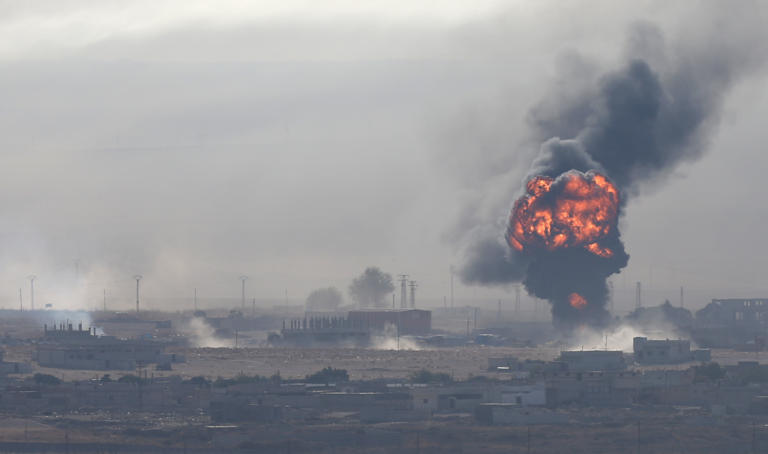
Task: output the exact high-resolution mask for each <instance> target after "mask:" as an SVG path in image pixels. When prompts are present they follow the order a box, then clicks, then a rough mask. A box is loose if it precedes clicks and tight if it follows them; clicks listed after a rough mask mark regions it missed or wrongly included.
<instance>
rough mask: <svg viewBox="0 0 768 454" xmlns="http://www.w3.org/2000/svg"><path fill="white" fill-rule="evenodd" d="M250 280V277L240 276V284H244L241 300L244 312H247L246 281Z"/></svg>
mask: <svg viewBox="0 0 768 454" xmlns="http://www.w3.org/2000/svg"><path fill="white" fill-rule="evenodd" d="M247 280H248V276H246V275H242V276H240V282H241V283H242V295H241V300H240V305H241V306H242V309H243V311H245V281H247Z"/></svg>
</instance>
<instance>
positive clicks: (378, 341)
mask: <svg viewBox="0 0 768 454" xmlns="http://www.w3.org/2000/svg"><path fill="white" fill-rule="evenodd" d="M370 348H371V349H373V350H421V349H422V348H421V347H420V346H419V344H418V343H417V342H416V341H414V340H413V339H412V338H410V337H407V336H399V339H398V335H397V327H396V326H395V325H393V324H391V323H387V324H386V325H385V326H384V331H383V332H382V333H380V334H377V335H374V336H371V347H370Z"/></svg>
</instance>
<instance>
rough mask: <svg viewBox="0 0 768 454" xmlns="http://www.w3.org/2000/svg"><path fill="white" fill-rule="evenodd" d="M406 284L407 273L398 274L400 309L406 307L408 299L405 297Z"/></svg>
mask: <svg viewBox="0 0 768 454" xmlns="http://www.w3.org/2000/svg"><path fill="white" fill-rule="evenodd" d="M407 284H408V275H407V274H401V275H400V309H405V308H406V307H408V300H407V299H406V298H407V296H406V285H407Z"/></svg>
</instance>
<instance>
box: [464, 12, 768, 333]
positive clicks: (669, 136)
mask: <svg viewBox="0 0 768 454" xmlns="http://www.w3.org/2000/svg"><path fill="white" fill-rule="evenodd" d="M739 17H740V18H742V16H741V15H739ZM717 23H718V25H719V26H721V27H723V29H718V30H717V36H718V37H719V36H722V35H721V33H722V34H726V35H727V33H728V31H732V32H734V33H736V35H735V36H738V37H740V38H741V39H738V40H735V42H731V43H730V45H724V46H715V47H714V48H713V47H710V42H709V41H702V42H693V43H691V42H687V41H685V38H686V37H685V36H684V37H683V38H679V39H681V40H682V41H683V42H681V43H672V44H669V43H666V42H665V38H664V35H663V33H662V32H661V30H660V29H659V28H657V27H656V26H654V25H652V24H649V23H639V24H635V25H634V26H633V27H632V29H631V31H630V33H629V39H628V45H627V48H626V50H625V56H624V58H623V59H622V60H623V61H622V62H621V63H620V65H619V67H618V68H617V69H614V70H610V71H607V72H606V73H604V74H602V75H597V76H596V77H595V75H596V74H597V72H596V71H593V70H585V69H584V68H586V67H588V66H589V63H588V62H586V61H584V60H581V59H579V58H578V57H575V56H571V57H570V59H569V60H568V64H567V65H565V66H564V67H563V68H561V69H563V70H565V73H564V74H562V75H561V76H560V77H559V79H558V80H560V81H562V82H561V83H562V84H564V85H566V86H567V85H568V82H567V81H568V80H569V77H571V75H572V74H573V75H575V76H574V77H576V78H577V79H578V77H590V78H592V77H594V81H593V84H589V83H584V82H582V81H578V80H577V81H576V82H575V84H574V85H575V86H577V87H580V89H581V92H574V91H573V90H569V91H567V92H563V91H562V90H558V89H557V88H555V89H553V90H552V91H551V93H553V95H550V96H549V97H547V98H546V99H545V100H543V101H542V102H540V103H538V104H537V105H536V106H535V107H534V108H532V109H531V111H530V113H529V116H528V118H529V124H530V127H531V129H532V132H531V135H532V136H533V137H538V138H539V139H544V140H545V141H544V143H543V144H542V145H541V147H540V150H539V152H538V155H537V156H536V157H535V158H534V159H533V162H532V164H531V167H530V170H529V171H528V172H527V175H526V176H525V178H524V179H523V181H522V184H523V185H524V183H525V182H526V181H528V180H529V179H530V178H532V177H534V176H538V175H542V176H549V177H552V178H557V177H558V176H560V175H562V174H564V173H566V172H568V171H570V170H578V171H581V172H587V171H589V170H596V171H599V172H601V173H603V174H605V175H607V176H608V177H609V178H610V179H611V180H612V181H613V182H614V183H615V184H616V185H617V186H618V188H619V189H620V193H621V196H622V198H621V206H622V207H624V206H626V203H627V201H628V200H629V199H630V198H631V197H633V196H636V195H638V194H640V193H641V192H642V190H643V189H644V188H645V187H647V186H648V185H649V184H651V183H652V184H654V185H658V184H660V183H661V182H663V180H664V179H665V178H666V177H667V176H668V175H669V174H670V173H671V172H673V171H674V170H675V169H676V167H677V166H678V165H679V164H680V163H681V162H684V161H692V160H695V159H697V158H699V157H700V156H701V155H702V154H703V153H704V152H705V151H706V148H707V140H708V139H709V137H710V136H711V134H712V130H713V127H714V126H715V125H716V124H717V121H718V119H719V114H720V110H721V106H722V100H723V98H724V95H725V94H726V93H727V91H728V89H729V88H730V86H731V85H732V84H733V82H734V81H735V80H737V79H738V78H740V77H741V76H743V75H744V74H745V73H748V72H749V71H751V70H754V69H756V63H758V62H760V61H761V59H760V57H761V55H763V54H762V52H763V50H762V49H759V50H758V51H756V52H754V54H753V50H752V49H749V48H748V46H749V44H750V43H751V42H752V40H753V39H755V38H756V37H757V36H758V33H759V31H760V29H759V23H756V22H754V20H752V21H749V22H747V23H744V22H740V20H735V21H734V22H732V23H727V24H722V23H721V22H720V21H717ZM742 27H745V28H742ZM750 27H751V28H750ZM736 28H740V29H739V30H736ZM712 32H713V33H714V32H715V30H714V29H713V30H712ZM729 39H731V37H727V38H725V40H724V41H728V40H729ZM735 56H738V58H737V57H735ZM574 66H575V70H574V71H571V68H572V67H574ZM557 181H560V180H556V183H555V184H557ZM519 195H520V192H517V193H515V194H511V196H512V197H510V199H515V198H517V197H516V196H519ZM497 224H498V222H497ZM503 232H504V230H501V231H497V232H496V233H490V235H491V236H487V235H488V231H487V230H486V231H485V232H484V233H485V235H482V234H481V235H478V234H477V232H476V231H475V232H471V234H470V238H471V239H470V240H469V246H468V247H467V249H466V251H465V257H466V259H465V263H464V266H463V267H462V270H461V273H462V277H463V279H464V280H465V282H467V283H477V284H486V285H487V284H504V283H509V282H516V281H522V282H523V283H524V284H525V287H526V289H527V290H528V292H529V293H531V294H532V295H534V296H537V297H540V298H544V299H547V300H549V301H550V302H551V303H552V304H553V317H554V319H555V321H556V322H561V323H562V322H564V321H566V320H569V321H576V322H578V321H586V322H589V323H592V324H598V325H599V324H602V323H604V322H605V321H606V320H607V319H608V314H607V312H606V311H605V310H604V304H605V301H606V297H607V292H608V289H607V285H606V279H607V278H608V277H609V276H610V275H611V274H614V273H618V272H619V271H620V270H621V269H622V268H623V267H624V266H626V264H627V260H628V256H627V255H626V254H625V253H624V247H623V244H622V243H621V240H620V238H619V234H618V230H617V229H614V230H613V234H612V235H611V238H609V239H608V241H609V242H610V243H611V244H612V248H613V249H614V251H615V252H616V254H615V255H614V256H613V257H612V258H610V259H601V258H597V257H595V256H594V255H592V254H590V253H588V252H586V251H584V250H582V249H579V250H570V249H566V250H562V251H555V252H542V253H537V252H534V253H533V254H531V253H526V254H525V255H523V254H522V253H520V252H517V251H516V250H515V249H513V248H511V247H510V246H509V245H507V244H506V241H505V240H504V239H501V238H499V237H500V236H501V234H503ZM473 235H474V237H472V236H473ZM573 291H578V292H579V293H580V294H581V295H583V296H585V297H587V300H588V301H590V306H588V309H589V311H578V310H574V309H573V308H572V307H570V305H569V304H568V300H567V295H568V294H569V293H570V292H573ZM593 303H595V304H594V307H592V306H593ZM587 312H589V313H587Z"/></svg>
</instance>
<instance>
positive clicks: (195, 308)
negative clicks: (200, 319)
mask: <svg viewBox="0 0 768 454" xmlns="http://www.w3.org/2000/svg"><path fill="white" fill-rule="evenodd" d="M195 312H197V287H195Z"/></svg>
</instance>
